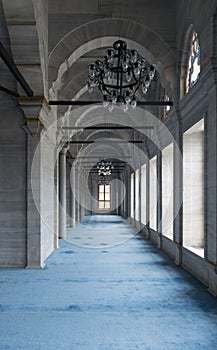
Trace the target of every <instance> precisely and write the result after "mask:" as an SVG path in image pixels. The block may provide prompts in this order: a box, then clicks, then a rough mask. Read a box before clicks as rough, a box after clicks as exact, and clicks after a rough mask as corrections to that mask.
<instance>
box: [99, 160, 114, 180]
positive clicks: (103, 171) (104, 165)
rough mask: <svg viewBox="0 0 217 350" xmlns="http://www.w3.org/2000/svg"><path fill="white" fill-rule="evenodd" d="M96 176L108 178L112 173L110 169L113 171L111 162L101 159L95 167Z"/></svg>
mask: <svg viewBox="0 0 217 350" xmlns="http://www.w3.org/2000/svg"><path fill="white" fill-rule="evenodd" d="M97 169H98V175H99V176H109V175H111V173H112V169H114V167H113V165H112V162H108V161H107V160H105V159H103V160H102V161H100V162H99V163H98V165H97Z"/></svg>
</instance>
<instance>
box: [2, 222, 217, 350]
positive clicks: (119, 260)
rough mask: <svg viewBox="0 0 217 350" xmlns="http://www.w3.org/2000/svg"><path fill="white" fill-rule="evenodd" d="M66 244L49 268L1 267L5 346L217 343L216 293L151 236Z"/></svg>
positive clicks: (67, 349)
mask: <svg viewBox="0 0 217 350" xmlns="http://www.w3.org/2000/svg"><path fill="white" fill-rule="evenodd" d="M107 219H108V218H107ZM87 222H88V219H87ZM83 224H84V222H83ZM104 224H105V222H104V223H103V225H104ZM99 225H100V223H99ZM127 230H128V226H126V231H127ZM111 231H112V230H111ZM110 234H111V235H112V232H111V233H110ZM60 247H61V248H60V249H59V250H58V251H55V252H54V253H53V254H52V255H51V257H50V258H49V259H48V260H47V263H46V267H45V268H44V269H43V270H35V269H11V268H7V269H0V349H1V350H3V349H7V350H8V349H10V350H12V349H13V350H19V349H22V350H27V349H28V350H30V349H33V350H34V349H35V350H42V349H43V350H63V349H64V350H134V349H135V350H136V349H139V350H215V349H216V348H217V345H216V340H217V300H216V299H215V298H213V297H212V296H211V295H210V294H209V293H208V292H206V288H205V287H204V286H203V285H202V284H201V283H200V282H199V281H197V280H196V279H194V278H193V277H192V276H191V275H190V274H189V273H188V272H186V271H184V270H183V269H181V268H179V267H176V266H175V265H174V263H173V262H172V260H171V259H170V258H169V257H168V256H166V255H165V254H164V253H163V252H161V251H159V250H157V249H156V248H155V247H154V246H153V245H152V244H151V243H150V242H147V241H144V240H143V239H142V238H141V237H140V236H139V235H136V236H133V238H131V239H129V240H127V241H126V242H125V243H124V244H120V245H116V246H114V247H111V248H108V247H106V246H102V249H99V248H98V249H89V248H88V247H86V248H82V247H79V246H77V245H74V244H70V243H69V242H65V241H61V243H60Z"/></svg>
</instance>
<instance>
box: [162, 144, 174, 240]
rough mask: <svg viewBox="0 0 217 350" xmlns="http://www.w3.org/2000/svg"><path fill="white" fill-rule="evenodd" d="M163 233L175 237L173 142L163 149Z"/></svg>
mask: <svg viewBox="0 0 217 350" xmlns="http://www.w3.org/2000/svg"><path fill="white" fill-rule="evenodd" d="M162 233H163V234H164V235H165V236H167V237H169V238H173V144H172V143H171V144H170V145H169V146H167V147H165V148H164V149H163V150H162Z"/></svg>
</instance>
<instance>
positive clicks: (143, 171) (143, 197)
mask: <svg viewBox="0 0 217 350" xmlns="http://www.w3.org/2000/svg"><path fill="white" fill-rule="evenodd" d="M141 222H142V223H143V224H146V164H144V165H143V166H142V167H141Z"/></svg>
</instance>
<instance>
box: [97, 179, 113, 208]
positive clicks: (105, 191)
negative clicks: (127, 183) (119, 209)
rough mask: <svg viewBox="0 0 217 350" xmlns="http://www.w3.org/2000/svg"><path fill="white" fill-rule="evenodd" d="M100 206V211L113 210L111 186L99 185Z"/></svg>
mask: <svg viewBox="0 0 217 350" xmlns="http://www.w3.org/2000/svg"><path fill="white" fill-rule="evenodd" d="M98 205H99V209H100V210H108V209H110V208H111V185H110V184H107V185H98Z"/></svg>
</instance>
